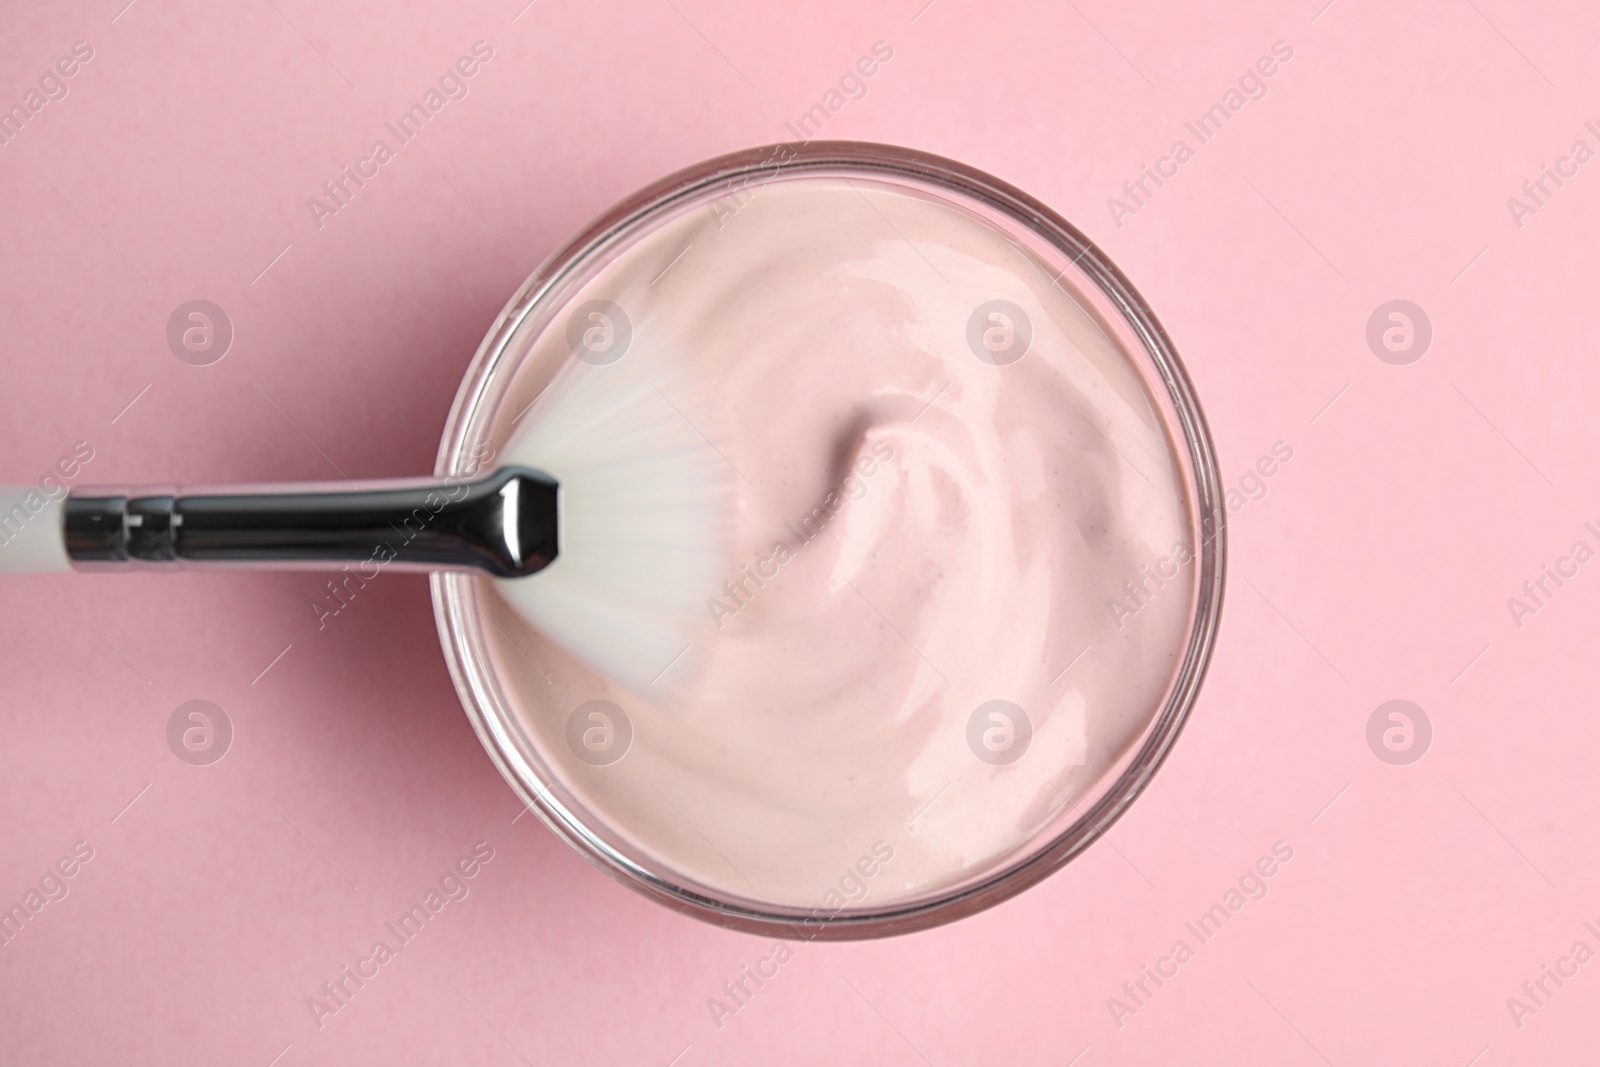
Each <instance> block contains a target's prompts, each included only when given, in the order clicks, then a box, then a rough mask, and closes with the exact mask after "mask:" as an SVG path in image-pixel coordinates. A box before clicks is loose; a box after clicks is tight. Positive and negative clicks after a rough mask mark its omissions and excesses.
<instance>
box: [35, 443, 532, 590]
mask: <svg viewBox="0 0 1600 1067" xmlns="http://www.w3.org/2000/svg"><path fill="white" fill-rule="evenodd" d="M557 493H558V486H557V484H556V481H555V479H554V478H552V477H550V476H549V475H548V474H545V473H544V472H542V471H536V470H531V469H529V468H525V467H503V468H501V469H500V470H497V471H495V472H494V473H492V474H489V475H486V476H484V477H482V478H479V479H477V480H474V481H462V480H457V479H445V480H444V481H440V482H417V481H405V482H384V483H377V484H375V485H373V486H371V487H368V488H364V489H350V488H348V487H346V486H342V485H335V484H332V483H329V484H322V485H310V486H297V487H292V488H282V489H278V488H273V489H266V488H258V489H250V488H238V489H217V490H204V491H197V492H193V493H187V494H185V493H180V492H179V491H177V490H176V489H167V488H160V489H150V488H147V489H138V490H131V489H98V490H92V491H87V492H74V493H73V494H71V495H70V496H68V497H67V500H66V503H65V505H64V508H63V520H62V521H63V531H62V532H63V538H64V542H65V545H66V550H67V557H68V558H69V559H70V560H72V563H73V565H74V566H78V567H86V568H95V567H100V566H127V565H130V564H131V565H143V564H151V565H159V564H170V563H200V564H215V565H222V566H230V567H249V566H261V567H279V568H305V569H325V568H338V567H340V566H342V565H344V564H348V563H360V562H364V561H368V560H372V561H376V562H378V563H380V564H383V565H385V566H394V567H398V568H399V569H401V570H479V571H484V572H486V573H489V574H492V575H495V576H497V577H505V578H509V577H520V576H523V575H527V574H533V573H534V572H536V571H539V570H542V569H543V568H545V567H546V566H548V565H549V564H550V562H551V561H552V560H554V559H555V557H556V554H557V552H558V548H559V546H558V544H557V536H556V533H557V514H556V503H557Z"/></svg>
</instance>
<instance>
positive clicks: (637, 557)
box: [498, 360, 733, 694]
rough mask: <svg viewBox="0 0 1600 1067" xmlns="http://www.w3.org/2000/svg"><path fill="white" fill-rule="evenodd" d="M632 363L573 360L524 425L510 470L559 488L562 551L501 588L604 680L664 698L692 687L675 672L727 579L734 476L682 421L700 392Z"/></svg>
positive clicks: (510, 451) (507, 456)
mask: <svg viewBox="0 0 1600 1067" xmlns="http://www.w3.org/2000/svg"><path fill="white" fill-rule="evenodd" d="M632 362H633V361H632V360H629V361H628V362H627V363H624V364H616V365H612V366H590V365H588V364H584V363H576V362H575V363H573V364H571V365H569V366H568V367H565V368H563V369H562V371H561V372H560V373H559V374H558V375H557V377H556V379H555V380H554V381H552V382H551V384H550V385H549V387H547V388H546V389H545V391H544V392H543V393H541V394H540V395H539V397H538V399H536V400H535V401H534V403H533V405H532V406H531V407H530V408H529V409H528V410H527V412H525V413H524V414H523V416H522V417H521V420H520V425H519V428H518V429H517V430H516V431H515V432H514V433H513V435H512V438H511V440H510V442H509V443H508V444H507V446H506V449H505V451H504V453H503V455H502V457H501V461H502V462H504V463H515V464H519V465H523V466H529V467H534V468H537V469H539V470H543V471H546V472H548V473H549V474H551V475H553V476H554V477H555V479H556V480H557V481H558V482H559V483H560V491H559V497H558V503H557V511H558V515H559V524H560V525H559V535H558V536H559V553H558V555H557V556H556V559H555V561H554V562H552V563H551V564H550V566H548V567H546V568H545V569H544V570H542V571H540V572H539V573H538V574H534V575H531V576H530V577H527V578H512V579H505V580H502V581H500V582H499V583H498V587H499V589H500V592H501V594H502V595H503V596H504V597H505V598H506V600H507V601H509V602H510V604H511V605H512V606H513V607H514V608H516V609H517V611H518V612H519V613H520V614H521V615H522V616H523V617H524V618H525V619H527V620H528V622H530V623H531V624H533V625H534V626H535V627H537V628H538V629H539V630H540V631H541V632H542V633H544V634H545V635H546V636H548V637H550V638H551V639H553V640H554V641H556V642H558V643H560V644H561V645H562V646H564V647H565V648H566V649H567V650H568V651H570V652H572V653H573V654H575V655H577V656H578V657H579V658H581V659H583V660H585V661H587V662H588V663H589V664H590V665H591V666H593V667H595V668H596V669H597V670H599V671H600V672H601V673H603V674H605V675H607V676H608V677H610V678H613V679H615V680H617V681H619V682H621V683H623V684H625V685H627V686H629V687H631V688H632V689H634V690H636V691H638V692H645V693H663V694H664V693H665V692H666V691H669V690H670V689H671V688H673V687H674V683H678V682H681V681H682V680H685V675H684V673H683V672H684V671H686V669H687V667H686V665H685V664H684V663H679V662H677V661H678V660H679V657H680V656H682V655H683V654H684V650H685V649H686V648H687V647H688V646H690V645H691V644H692V643H693V640H694V637H695V635H696V632H697V631H704V629H705V628H706V626H705V620H706V619H707V613H706V598H707V597H709V596H711V595H713V592H714V590H715V589H716V587H717V585H718V583H719V582H721V581H722V580H723V579H724V578H726V577H727V574H726V570H727V566H728V559H729V558H730V549H729V539H730V530H731V526H732V522H731V507H732V501H733V492H732V482H731V476H732V475H733V471H732V470H731V468H730V467H729V466H728V463H727V461H726V460H724V459H723V458H722V456H721V455H720V454H719V453H718V452H717V450H716V449H715V448H713V447H712V446H711V444H710V443H709V441H708V440H707V438H706V437H704V436H703V435H702V434H701V432H700V430H699V429H697V428H696V424H695V423H694V422H691V421H690V416H689V415H688V414H686V411H685V410H684V408H685V407H687V408H688V409H690V410H693V409H696V408H699V407H700V405H696V404H694V403H693V395H692V392H691V391H688V390H686V389H685V388H684V385H683V383H682V382H680V381H676V380H670V381H669V380H668V379H666V378H662V377H660V376H657V377H656V379H655V381H654V382H653V381H652V380H651V379H649V378H647V377H645V376H644V375H643V374H642V373H639V372H636V371H634V370H632V368H631V367H629V366H628V364H629V363H632ZM658 386H659V388H658ZM669 396H671V397H672V398H673V399H672V400H669V399H668V397H669ZM675 403H676V404H677V405H678V406H676V407H675V406H674V405H675ZM702 421H704V420H703V419H702ZM669 666H670V667H672V672H668V671H667V668H668V667H669ZM665 673H674V674H675V675H676V676H675V677H674V678H672V679H670V680H669V679H666V678H664V674H665Z"/></svg>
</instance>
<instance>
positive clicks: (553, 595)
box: [0, 365, 733, 691]
mask: <svg viewBox="0 0 1600 1067" xmlns="http://www.w3.org/2000/svg"><path fill="white" fill-rule="evenodd" d="M620 370H621V368H611V367H591V366H587V365H569V366H568V367H566V368H564V369H563V370H562V372H561V373H559V374H558V375H557V377H556V379H555V380H554V381H553V382H552V383H551V384H550V386H549V387H548V388H546V389H545V391H544V392H543V393H541V394H540V395H539V396H538V397H537V398H536V399H535V400H534V402H533V404H532V405H530V406H529V408H528V409H527V410H526V411H525V412H523V414H522V415H521V416H520V417H519V418H518V420H517V429H516V430H515V431H514V432H513V433H512V435H511V438H510V440H509V441H508V443H507V444H506V446H505V447H504V448H503V449H502V450H501V457H502V458H503V459H504V460H505V461H506V462H505V464H504V465H502V466H499V467H498V468H497V469H495V470H493V471H492V472H490V473H487V474H482V475H473V476H470V477H462V478H444V479H438V480H407V481H386V482H376V483H368V484H366V485H362V486H356V485H353V484H351V485H343V484H335V483H325V484H310V485H295V486H244V487H229V488H221V489H200V490H193V491H179V490H176V489H170V488H160V489H115V490H107V489H84V490H73V491H72V492H70V493H67V494H62V493H61V492H60V490H59V487H57V488H56V490H55V492H54V493H51V492H50V491H48V490H46V489H44V488H42V487H40V486H0V574H24V573H41V572H49V571H65V570H99V569H108V570H116V569H122V568H127V567H138V568H147V567H156V568H159V567H161V566H163V565H171V564H194V565H204V566H221V567H230V568H257V567H273V568H284V569H304V570H318V569H333V570H337V569H339V568H341V567H343V566H346V565H361V566H362V568H363V570H362V572H361V573H363V576H364V577H367V578H371V577H372V576H373V575H372V573H367V572H368V571H370V570H371V568H373V567H377V568H379V569H380V570H382V569H389V568H392V569H396V570H402V571H435V570H439V571H479V572H482V573H484V574H488V575H491V576H493V577H494V578H495V579H496V586H497V588H498V589H499V591H500V593H501V594H502V595H503V596H504V597H505V599H506V600H507V601H508V602H509V603H510V604H511V605H512V607H514V608H515V609H516V610H517V611H518V612H519V613H520V614H521V615H522V616H523V617H524V618H525V619H527V621H528V622H529V623H531V624H532V625H533V626H535V627H536V628H538V629H539V630H540V631H541V632H543V633H544V634H545V635H546V636H548V637H550V638H551V639H552V640H554V641H556V642H558V643H559V644H561V645H562V646H564V647H565V648H566V649H567V650H568V651H570V652H572V653H574V654H575V655H577V656H578V657H580V658H581V659H583V660H585V661H587V662H588V663H589V664H590V665H592V666H593V667H595V668H596V669H598V670H599V671H600V672H601V673H603V674H605V675H607V676H608V677H611V678H614V679H616V680H617V681H619V682H622V683H624V684H626V685H628V686H630V687H631V688H633V689H635V690H639V691H646V690H649V689H650V688H651V686H652V685H653V683H654V682H655V681H656V680H657V678H658V677H659V676H660V675H661V674H662V672H663V671H664V670H665V669H666V668H667V667H669V666H670V665H671V664H672V663H674V662H675V661H676V659H677V658H678V657H679V656H680V655H681V654H682V653H683V651H684V649H685V648H686V646H688V645H690V644H691V643H692V641H693V640H694V634H695V631H696V630H697V629H699V628H703V627H704V625H705V621H704V620H705V618H706V609H705V598H706V597H707V596H709V595H710V591H711V590H713V589H714V588H715V587H716V585H717V582H719V581H720V580H721V579H722V578H724V577H725V576H726V574H725V572H726V570H727V560H728V559H729V558H730V552H729V548H728V544H729V531H730V529H731V525H732V523H731V517H730V516H731V506H732V501H733V494H732V492H731V483H730V474H731V469H730V468H729V467H728V464H727V462H726V461H725V460H724V459H723V458H722V457H721V456H720V455H719V454H718V452H717V450H716V449H715V448H714V447H713V446H712V445H711V444H710V442H709V440H708V439H707V438H705V437H704V436H702V434H701V433H700V431H699V430H697V429H696V428H695V426H694V424H692V423H691V422H690V421H689V420H688V419H687V418H686V417H685V416H684V415H683V414H681V413H680V411H679V409H678V408H677V407H675V406H674V405H673V404H672V402H670V401H669V400H668V399H667V396H666V394H665V393H663V392H662V391H661V390H660V389H658V388H657V387H656V386H655V385H653V384H652V383H651V382H649V381H647V380H644V379H643V378H641V377H639V376H637V375H630V374H626V373H618V372H619V371H620Z"/></svg>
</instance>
